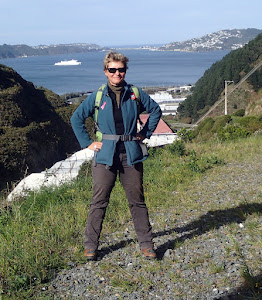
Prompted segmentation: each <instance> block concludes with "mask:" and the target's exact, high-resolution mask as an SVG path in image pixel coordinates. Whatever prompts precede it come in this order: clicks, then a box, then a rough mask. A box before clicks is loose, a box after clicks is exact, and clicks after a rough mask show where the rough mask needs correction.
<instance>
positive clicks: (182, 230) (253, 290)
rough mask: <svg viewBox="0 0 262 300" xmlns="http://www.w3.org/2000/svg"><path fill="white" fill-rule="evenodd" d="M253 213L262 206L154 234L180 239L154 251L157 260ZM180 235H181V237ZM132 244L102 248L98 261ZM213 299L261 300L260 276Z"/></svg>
mask: <svg viewBox="0 0 262 300" xmlns="http://www.w3.org/2000/svg"><path fill="white" fill-rule="evenodd" d="M254 213H260V214H261V213H262V204H260V203H252V204H242V205H239V206H237V207H232V208H229V209H225V210H212V211H208V212H207V213H206V214H204V215H202V216H200V217H199V218H198V219H196V220H195V221H193V222H190V223H189V224H187V225H185V226H182V227H174V228H171V229H169V230H164V231H160V232H156V233H154V237H159V236H169V235H170V234H171V233H174V232H177V233H179V235H180V237H178V238H175V239H173V240H168V242H166V243H164V244H162V245H161V246H159V247H158V248H157V249H156V252H157V256H158V259H159V260H162V259H163V256H164V253H165V252H166V250H167V249H174V247H175V245H176V243H181V242H182V243H183V242H184V241H185V240H188V239H192V238H194V237H196V236H200V235H202V234H204V233H206V232H208V231H210V230H213V229H218V228H219V227H221V226H224V225H227V224H232V223H241V222H244V221H245V219H246V217H247V215H251V214H254ZM181 234H182V235H181ZM131 242H134V240H132V239H127V240H123V241H121V242H119V243H117V244H114V245H112V246H110V247H104V248H102V249H101V250H100V251H99V256H100V259H102V258H103V257H104V256H105V255H107V254H109V253H110V252H113V251H115V250H118V249H120V248H123V247H125V246H126V245H128V244H130V243H131ZM214 299H221V300H222V299H223V300H226V299H230V300H231V299H233V300H239V299H245V300H247V299H262V274H260V275H258V276H256V277H250V278H248V280H246V282H245V284H244V285H243V286H242V287H240V288H239V289H237V290H235V291H234V292H232V293H231V294H227V295H224V296H223V295H220V296H218V297H217V298H214Z"/></svg>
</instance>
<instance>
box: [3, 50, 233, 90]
mask: <svg viewBox="0 0 262 300" xmlns="http://www.w3.org/2000/svg"><path fill="white" fill-rule="evenodd" d="M117 51H119V52H121V53H123V54H124V55H126V56H127V57H128V58H129V64H128V67H129V68H128V70H127V74H126V81H127V82H128V83H130V84H134V85H136V86H138V87H142V88H143V87H172V86H181V85H189V84H191V85H194V84H195V83H196V82H197V80H198V79H199V78H200V77H202V75H203V74H204V72H205V71H206V70H207V69H208V68H210V67H211V66H212V64H213V63H215V62H217V61H219V60H221V59H222V58H223V57H224V56H225V55H226V54H227V53H228V51H212V52H180V51H151V50H149V49H117ZM105 54H106V52H104V51H94V52H88V53H77V54H61V55H52V56H32V57H19V58H7V59H0V64H4V65H7V66H10V67H12V68H13V69H14V70H15V71H16V72H18V73H19V74H20V75H21V76H22V77H23V78H24V79H25V80H27V81H30V82H32V83H33V84H34V85H35V86H37V87H39V86H42V87H45V88H47V89H50V90H52V91H53V92H55V93H57V94H59V95H62V94H66V93H76V92H77V93H78V92H79V93H80V92H91V91H93V90H95V89H97V88H99V86H100V85H101V84H103V83H105V82H106V81H107V79H106V77H105V75H104V71H103V58H104V56H105ZM71 59H77V60H78V61H80V62H81V65H76V66H55V65H54V64H55V63H56V62H59V61H61V60H71Z"/></svg>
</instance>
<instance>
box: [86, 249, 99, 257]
mask: <svg viewBox="0 0 262 300" xmlns="http://www.w3.org/2000/svg"><path fill="white" fill-rule="evenodd" d="M84 256H85V257H86V259H87V260H96V257H97V251H96V249H92V248H89V249H85V251H84Z"/></svg>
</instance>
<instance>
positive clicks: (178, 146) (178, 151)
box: [166, 139, 186, 156]
mask: <svg viewBox="0 0 262 300" xmlns="http://www.w3.org/2000/svg"><path fill="white" fill-rule="evenodd" d="M166 149H167V150H168V151H169V152H170V153H172V154H175V155H178V156H182V155H185V153H186V146H185V142H184V141H183V140H181V139H180V140H175V141H174V142H173V143H172V144H170V145H167V146H166Z"/></svg>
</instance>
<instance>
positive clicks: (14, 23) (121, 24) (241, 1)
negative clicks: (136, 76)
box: [0, 0, 262, 46]
mask: <svg viewBox="0 0 262 300" xmlns="http://www.w3.org/2000/svg"><path fill="white" fill-rule="evenodd" d="M261 12H262V1H261V0H249V1H245V0H231V1H229V0H228V1H225V0H218V1H217V0H132V1H130V0H0V45H3V44H9V45H16V44H26V45H29V46H37V45H51V44H67V43H93V44H97V45H100V46H121V45H122V46H124V45H152V44H167V43H170V42H178V41H185V40H187V39H191V38H197V37H201V36H203V35H206V34H208V33H212V32H216V31H219V30H223V29H245V28H257V29H262V19H261Z"/></svg>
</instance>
